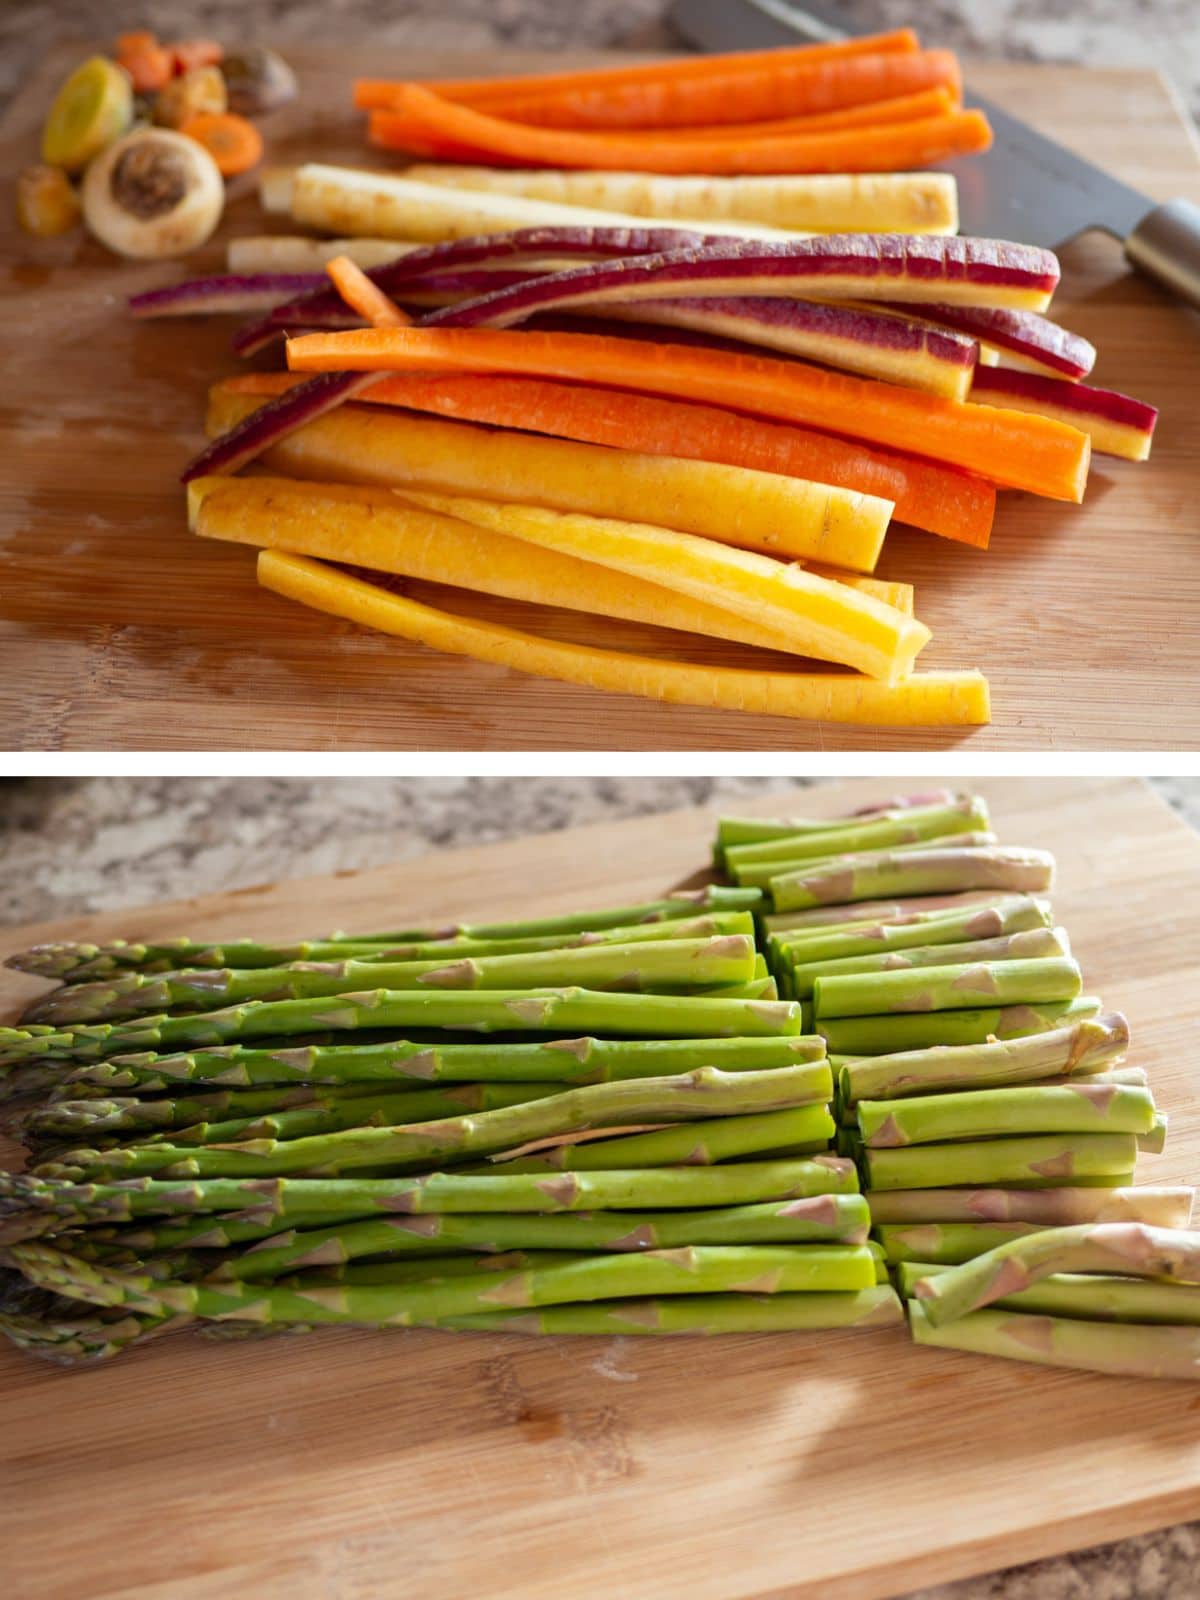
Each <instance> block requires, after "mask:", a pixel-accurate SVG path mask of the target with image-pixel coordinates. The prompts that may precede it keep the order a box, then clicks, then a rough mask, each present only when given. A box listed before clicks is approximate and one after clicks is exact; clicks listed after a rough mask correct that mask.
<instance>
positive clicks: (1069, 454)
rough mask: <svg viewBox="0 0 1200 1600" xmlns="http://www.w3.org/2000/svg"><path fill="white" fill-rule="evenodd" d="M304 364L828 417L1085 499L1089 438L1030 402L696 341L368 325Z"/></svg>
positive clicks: (806, 418)
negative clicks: (472, 376)
mask: <svg viewBox="0 0 1200 1600" xmlns="http://www.w3.org/2000/svg"><path fill="white" fill-rule="evenodd" d="M287 352H288V366H289V367H291V368H292V370H293V371H297V372H339V371H353V372H431V371H443V372H456V371H457V372H513V373H524V374H526V375H527V376H530V377H547V378H561V379H564V380H565V381H567V382H575V383H600V384H608V385H612V386H614V387H618V388H625V389H635V390H640V391H643V392H647V393H650V394H662V395H671V396H674V397H676V398H678V399H688V400H707V401H711V402H713V403H714V404H716V405H724V406H729V407H732V408H733V409H735V410H742V411H749V412H751V413H752V414H757V415H759V416H767V417H772V418H775V419H776V420H777V421H781V422H793V423H801V424H803V425H805V426H810V427H823V428H828V429H829V430H830V431H831V432H835V433H842V434H845V435H848V436H849V437H851V438H859V439H864V440H866V441H867V442H868V443H871V444H882V445H887V446H889V447H891V448H892V449H896V450H904V451H910V452H912V453H913V454H922V455H927V456H932V457H933V458H934V459H935V460H938V461H944V462H947V463H948V464H949V465H951V466H956V467H961V468H962V469H963V470H964V471H965V472H975V473H978V474H979V476H980V477H984V478H988V479H990V480H991V482H993V483H997V484H1003V485H1006V486H1007V487H1009V488H1014V489H1027V490H1029V491H1030V492H1031V493H1033V494H1041V495H1045V496H1047V497H1048V498H1049V499H1052V500H1076V501H1078V500H1082V498H1083V490H1084V485H1085V483H1086V482H1087V469H1088V460H1089V457H1090V454H1091V441H1090V440H1089V438H1088V436H1087V434H1085V433H1081V432H1080V431H1079V429H1078V428H1072V427H1070V426H1068V425H1067V424H1066V423H1062V422H1057V421H1054V420H1052V419H1051V418H1048V417H1039V416H1035V415H1033V414H1032V413H1026V412H1016V411H1006V410H1003V409H1000V408H997V407H993V406H980V405H973V404H971V403H969V402H963V401H958V400H944V399H942V398H940V397H939V396H937V395H931V394H923V393H920V392H919V391H918V390H916V389H908V388H904V387H902V386H901V385H899V384H892V383H882V382H880V381H878V380H876V379H872V378H856V377H852V376H850V375H849V374H848V373H843V372H834V371H831V370H828V369H824V368H821V367H813V366H809V365H808V363H807V362H803V361H779V360H773V359H771V358H770V357H767V356H757V355H734V354H730V353H728V352H726V351H724V350H706V349H703V348H700V347H697V346H690V345H670V344H651V343H648V342H644V341H642V340H634V339H619V338H613V337H610V336H606V335H603V334H587V333H540V332H539V333H535V332H529V331H526V332H520V333H517V332H512V331H509V330H507V329H499V328H364V329H361V330H354V331H351V332H347V333H310V334H306V335H303V336H302V337H300V338H298V339H290V340H289V341H288V347H287Z"/></svg>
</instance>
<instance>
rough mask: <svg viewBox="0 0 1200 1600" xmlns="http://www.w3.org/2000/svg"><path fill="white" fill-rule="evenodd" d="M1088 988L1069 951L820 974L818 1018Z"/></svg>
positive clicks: (1061, 995) (1064, 996) (1031, 999)
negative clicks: (896, 969) (1036, 956)
mask: <svg viewBox="0 0 1200 1600" xmlns="http://www.w3.org/2000/svg"><path fill="white" fill-rule="evenodd" d="M1082 988H1083V976H1082V974H1081V972H1080V970H1079V963H1078V962H1077V961H1073V960H1071V958H1070V957H1068V956H1048V957H1046V958H1044V959H1042V960H1038V961H988V962H979V963H978V964H975V965H972V964H970V963H968V964H967V965H965V966H945V967H918V968H915V969H913V970H910V971H899V972H870V973H861V974H853V975H851V976H849V977H831V978H817V979H816V980H815V982H814V984H813V1006H814V1011H815V1014H816V1016H817V1018H818V1020H819V1021H824V1020H825V1019H826V1018H828V1017H866V1016H876V1015H880V1014H883V1013H890V1012H895V1011H920V1012H926V1011H957V1010H960V1009H961V1008H962V1007H963V1006H964V1005H966V1006H971V1005H987V1004H993V1005H1000V1006H1016V1005H1039V1004H1042V1003H1044V1002H1045V1001H1048V1000H1050V1001H1053V1000H1074V999H1075V998H1076V996H1077V995H1078V994H1079V993H1080V991H1081V990H1082Z"/></svg>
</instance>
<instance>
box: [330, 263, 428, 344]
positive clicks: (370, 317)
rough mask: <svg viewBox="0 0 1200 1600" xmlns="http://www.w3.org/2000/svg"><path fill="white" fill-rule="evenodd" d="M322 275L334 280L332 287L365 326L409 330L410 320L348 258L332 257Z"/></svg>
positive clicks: (404, 312)
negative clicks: (368, 324)
mask: <svg viewBox="0 0 1200 1600" xmlns="http://www.w3.org/2000/svg"><path fill="white" fill-rule="evenodd" d="M325 271H326V272H327V273H328V274H329V276H330V277H331V278H332V279H333V286H334V288H335V289H336V290H337V292H338V293H339V294H340V295H341V297H342V299H343V300H344V301H345V302H346V304H347V305H348V306H349V307H350V309H351V311H357V312H358V314H359V316H360V317H361V318H362V319H363V321H364V322H368V323H370V325H371V327H373V328H408V327H411V326H412V318H411V317H410V316H409V315H408V313H407V312H406V311H401V309H400V307H399V306H398V305H397V304H396V303H395V301H394V300H389V299H388V297H387V295H386V294H384V292H383V290H382V289H381V288H379V286H378V285H377V284H374V283H372V282H371V280H370V278H368V277H367V275H366V273H365V272H364V271H363V270H362V268H361V267H360V266H359V265H358V264H357V263H356V262H354V261H351V259H350V257H349V256H334V258H333V260H332V261H327V262H326V263H325Z"/></svg>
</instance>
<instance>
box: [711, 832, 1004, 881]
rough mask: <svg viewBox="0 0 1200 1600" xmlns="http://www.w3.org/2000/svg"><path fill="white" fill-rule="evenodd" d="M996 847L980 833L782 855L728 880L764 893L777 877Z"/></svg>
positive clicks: (740, 868) (990, 836)
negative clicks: (883, 846) (879, 846)
mask: <svg viewBox="0 0 1200 1600" xmlns="http://www.w3.org/2000/svg"><path fill="white" fill-rule="evenodd" d="M997 844H999V840H998V839H997V837H996V835H995V834H994V833H990V832H987V831H981V832H977V833H953V834H950V835H948V836H947V837H945V838H935V839H917V840H915V841H914V842H913V843H911V844H895V845H890V846H888V848H887V849H886V850H863V851H854V850H851V851H846V852H844V853H838V854H836V855H825V854H817V855H806V854H802V855H798V856H792V855H781V856H777V857H775V858H774V859H773V860H768V861H747V862H744V863H742V864H741V865H737V866H731V867H730V869H729V871H730V876H731V877H732V878H733V879H734V881H735V882H736V883H737V884H739V885H740V886H741V887H742V888H744V889H766V888H769V886H770V885H771V883H772V882H773V881H774V880H775V879H776V878H780V877H790V876H791V875H792V874H793V873H804V874H805V875H806V876H807V875H812V874H814V873H824V874H828V873H831V872H840V871H843V870H849V869H850V868H852V867H855V866H857V865H858V863H859V862H861V861H867V862H871V861H874V860H876V859H877V858H879V857H880V856H883V855H886V856H887V857H888V858H889V859H891V858H893V857H895V858H896V859H897V860H898V859H899V858H900V857H901V856H906V855H909V854H910V853H913V852H918V851H919V852H922V853H925V852H928V851H930V850H955V851H960V850H961V851H968V852H970V851H974V850H984V849H991V848H992V847H993V846H995V845H997Z"/></svg>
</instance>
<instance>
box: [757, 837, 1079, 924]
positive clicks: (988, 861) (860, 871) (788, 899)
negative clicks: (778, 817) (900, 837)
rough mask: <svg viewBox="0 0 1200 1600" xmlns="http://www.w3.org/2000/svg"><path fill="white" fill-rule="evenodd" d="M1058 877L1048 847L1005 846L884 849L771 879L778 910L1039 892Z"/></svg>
mask: <svg viewBox="0 0 1200 1600" xmlns="http://www.w3.org/2000/svg"><path fill="white" fill-rule="evenodd" d="M1053 881H1054V857H1053V856H1052V855H1050V854H1049V853H1048V852H1047V851H1045V850H1018V849H1013V848H1006V847H1002V846H1000V845H994V846H990V847H988V848H987V849H983V850H963V849H957V850H956V849H953V848H950V847H947V848H944V849H930V850H911V851H896V852H890V851H880V852H878V853H876V854H869V855H864V856H860V857H857V858H855V861H854V862H853V863H850V864H847V865H844V866H838V867H835V868H833V869H831V870H828V871H826V870H823V869H818V870H817V871H815V872H813V871H804V870H801V871H799V872H794V873H785V874H781V875H780V876H779V877H775V878H772V879H771V882H770V892H771V899H772V903H773V906H774V909H775V910H776V911H795V910H805V909H807V908H808V907H810V906H823V905H845V904H847V903H849V902H851V901H855V900H874V899H877V898H879V897H881V896H886V895H918V894H942V893H952V892H954V891H956V890H959V889H1009V890H1020V891H1021V892H1022V893H1024V894H1037V893H1040V892H1042V891H1043V890H1046V889H1049V888H1050V886H1051V884H1052V883H1053Z"/></svg>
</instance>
